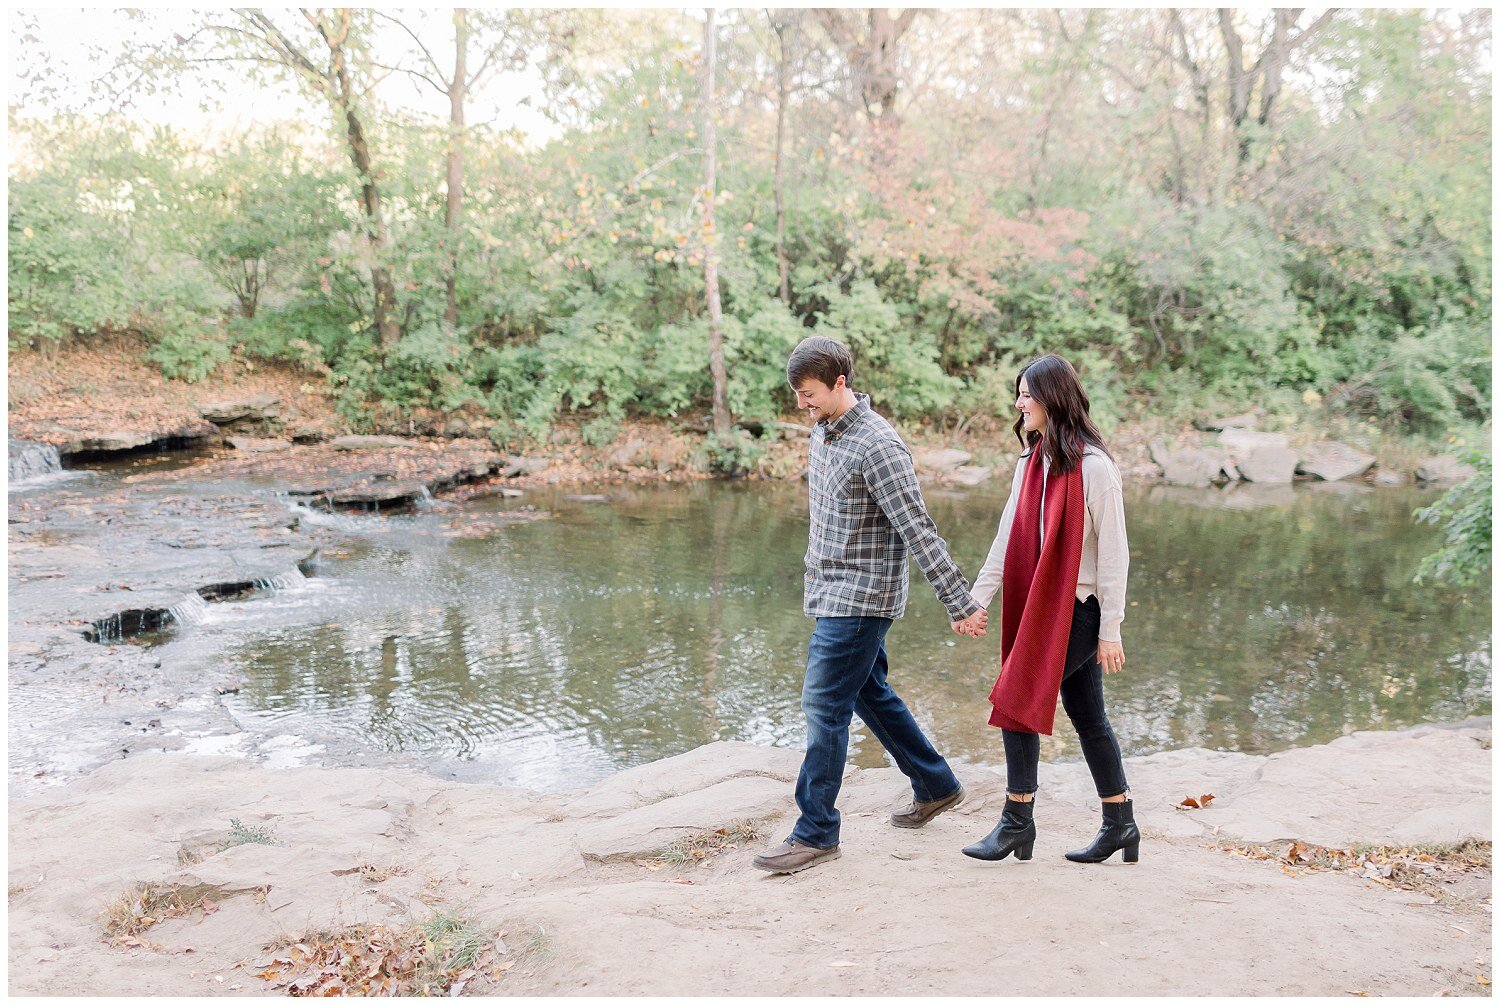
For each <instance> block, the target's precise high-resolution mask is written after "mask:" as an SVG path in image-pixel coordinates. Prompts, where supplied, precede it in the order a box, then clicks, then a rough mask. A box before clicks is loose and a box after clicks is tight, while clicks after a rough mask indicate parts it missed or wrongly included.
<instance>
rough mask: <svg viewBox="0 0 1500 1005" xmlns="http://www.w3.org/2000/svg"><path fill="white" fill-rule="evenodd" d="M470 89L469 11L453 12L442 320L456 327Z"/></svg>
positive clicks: (458, 10)
mask: <svg viewBox="0 0 1500 1005" xmlns="http://www.w3.org/2000/svg"><path fill="white" fill-rule="evenodd" d="M468 89H469V20H468V11H466V10H465V9H464V8H462V7H458V8H456V9H455V10H454V11H453V83H452V84H451V85H450V86H449V88H448V109H449V110H448V206H447V212H446V214H445V215H444V218H443V223H444V225H445V226H446V227H447V228H448V278H447V283H448V308H447V310H446V311H444V313H443V316H444V317H445V318H447V320H448V323H449V324H450V325H455V326H456V325H457V324H458V249H459V244H460V241H459V235H460V233H461V231H462V226H461V223H460V221H461V220H462V214H463V203H464V149H463V141H464V98H465V97H466V96H467V94H468Z"/></svg>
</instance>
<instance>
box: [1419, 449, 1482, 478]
mask: <svg viewBox="0 0 1500 1005" xmlns="http://www.w3.org/2000/svg"><path fill="white" fill-rule="evenodd" d="M1413 473H1414V474H1415V475H1416V478H1417V481H1419V482H1461V481H1463V480H1464V479H1466V478H1472V477H1474V467H1473V465H1470V464H1465V463H1464V462H1463V461H1461V460H1459V459H1458V458H1457V457H1453V456H1450V455H1448V454H1439V455H1438V456H1436V457H1429V458H1427V459H1426V460H1425V461H1422V462H1421V463H1420V464H1418V465H1417V469H1416V471H1415V472H1413Z"/></svg>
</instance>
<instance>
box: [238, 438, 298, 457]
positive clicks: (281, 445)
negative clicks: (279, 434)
mask: <svg viewBox="0 0 1500 1005" xmlns="http://www.w3.org/2000/svg"><path fill="white" fill-rule="evenodd" d="M224 442H226V443H228V444H229V445H230V446H231V447H233V448H234V449H236V450H244V451H247V452H248V453H252V454H266V453H271V452H273V451H276V450H290V449H291V446H292V445H291V444H290V443H289V442H287V441H286V440H275V439H264V438H260V437H255V436H231V437H229V439H227V440H225V441H224Z"/></svg>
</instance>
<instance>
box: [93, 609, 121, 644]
mask: <svg viewBox="0 0 1500 1005" xmlns="http://www.w3.org/2000/svg"><path fill="white" fill-rule="evenodd" d="M90 636H92V637H90ZM84 638H87V639H89V641H91V642H97V643H98V644H99V645H101V646H112V645H115V644H117V643H120V642H124V641H125V621H124V619H123V618H121V617H120V615H119V614H118V613H116V614H111V615H110V616H109V617H107V618H104V619H103V620H100V621H95V622H94V628H93V631H92V632H85V633H84Z"/></svg>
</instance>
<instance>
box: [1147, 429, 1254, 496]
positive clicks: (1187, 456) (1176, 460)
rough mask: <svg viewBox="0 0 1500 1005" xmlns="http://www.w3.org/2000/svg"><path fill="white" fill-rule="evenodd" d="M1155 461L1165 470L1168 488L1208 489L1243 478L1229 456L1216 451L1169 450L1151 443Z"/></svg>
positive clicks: (1195, 448) (1205, 449)
mask: <svg viewBox="0 0 1500 1005" xmlns="http://www.w3.org/2000/svg"><path fill="white" fill-rule="evenodd" d="M1151 459H1152V460H1153V461H1155V462H1156V463H1157V466H1159V467H1160V468H1161V475H1162V480H1163V481H1165V482H1166V483H1167V484H1168V485H1191V486H1197V487H1200V488H1201V487H1206V486H1209V485H1213V484H1215V483H1217V482H1222V481H1225V480H1229V481H1233V480H1234V479H1236V478H1238V477H1239V472H1238V471H1237V470H1235V467H1234V464H1233V462H1231V461H1230V459H1229V455H1228V454H1227V453H1225V452H1224V451H1222V450H1218V449H1215V448H1213V447H1180V448H1178V449H1176V450H1173V449H1171V448H1169V447H1168V446H1167V445H1166V443H1165V442H1163V441H1162V440H1159V439H1158V440H1152V441H1151Z"/></svg>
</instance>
